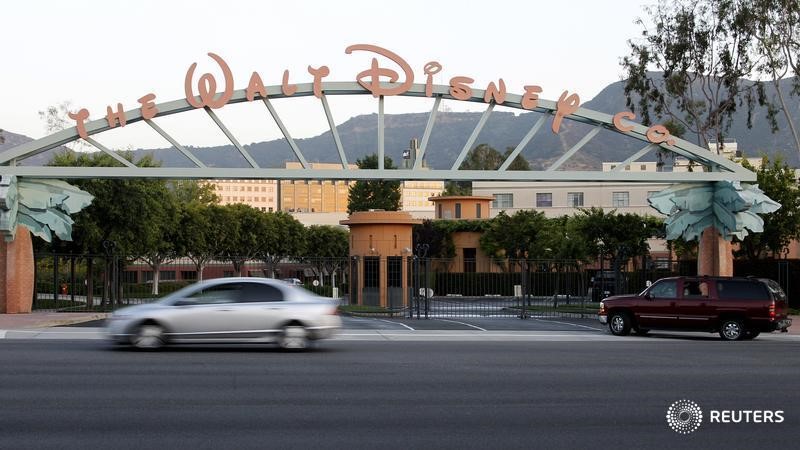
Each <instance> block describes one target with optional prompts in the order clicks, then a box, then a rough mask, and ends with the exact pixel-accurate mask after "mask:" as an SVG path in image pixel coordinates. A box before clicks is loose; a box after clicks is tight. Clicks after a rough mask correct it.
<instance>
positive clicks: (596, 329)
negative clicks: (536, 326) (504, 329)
mask: <svg viewBox="0 0 800 450" xmlns="http://www.w3.org/2000/svg"><path fill="white" fill-rule="evenodd" d="M532 319H533V320H538V321H539V322H552V323H558V324H561V325H571V326H574V327H581V328H588V329H590V330H594V331H603V329H604V328H595V327H589V326H586V325H579V324H577V323H569V322H560V321H558V320H544V319H537V318H534V317H532ZM598 323H600V322H598Z"/></svg>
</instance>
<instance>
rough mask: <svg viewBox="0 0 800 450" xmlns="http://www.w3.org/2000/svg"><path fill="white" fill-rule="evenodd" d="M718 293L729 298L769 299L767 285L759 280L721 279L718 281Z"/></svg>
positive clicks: (724, 297)
mask: <svg viewBox="0 0 800 450" xmlns="http://www.w3.org/2000/svg"><path fill="white" fill-rule="evenodd" d="M717 295H718V296H719V298H721V299H728V300H769V299H770V296H769V293H768V292H767V287H766V286H765V285H764V283H761V282H759V281H748V280H720V281H717Z"/></svg>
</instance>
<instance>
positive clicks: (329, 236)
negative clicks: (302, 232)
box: [305, 225, 350, 258]
mask: <svg viewBox="0 0 800 450" xmlns="http://www.w3.org/2000/svg"><path fill="white" fill-rule="evenodd" d="M349 238H350V233H348V232H347V230H345V229H343V228H342V227H336V226H331V225H311V226H310V227H308V228H307V229H306V252H305V254H306V257H309V258H347V257H348V256H349V254H350V244H349Z"/></svg>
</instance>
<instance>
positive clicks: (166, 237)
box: [49, 150, 175, 301]
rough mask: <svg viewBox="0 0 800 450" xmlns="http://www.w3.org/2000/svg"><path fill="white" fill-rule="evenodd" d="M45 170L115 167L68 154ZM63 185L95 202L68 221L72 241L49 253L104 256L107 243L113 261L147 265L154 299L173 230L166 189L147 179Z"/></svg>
mask: <svg viewBox="0 0 800 450" xmlns="http://www.w3.org/2000/svg"><path fill="white" fill-rule="evenodd" d="M121 155H122V156H123V157H124V158H126V159H127V160H129V161H132V154H131V153H130V152H121ZM49 165H52V166H70V167H109V166H119V165H120V164H119V162H118V161H116V160H115V159H114V158H112V157H111V156H109V155H107V154H105V153H101V152H95V153H83V152H74V151H72V150H68V151H65V152H63V153H60V154H57V155H55V156H54V157H53V159H52V161H50V163H49ZM136 165H137V166H139V167H157V166H158V163H157V162H156V161H154V160H153V159H152V157H150V156H146V157H144V158H142V159H140V160H139V161H137V162H136ZM69 182H70V183H71V184H73V185H75V186H77V187H79V188H81V189H83V190H85V191H87V192H89V193H91V194H92V195H93V196H94V197H95V198H94V200H93V201H92V204H91V205H89V206H88V207H87V208H85V209H83V210H82V211H80V212H79V213H77V214H76V215H75V216H74V217H73V219H74V220H75V224H74V226H73V232H72V237H73V240H72V241H71V242H64V241H56V242H54V244H53V248H54V249H56V250H57V251H69V252H73V253H79V254H80V253H92V254H104V253H105V252H106V251H107V250H108V249H109V248H107V247H106V243H107V242H113V243H114V247H113V249H114V252H115V253H116V254H117V255H122V256H125V257H141V258H143V259H144V260H145V261H147V263H148V264H149V265H150V266H151V268H152V269H153V280H154V283H153V293H154V294H157V293H158V274H159V268H160V265H161V264H163V262H164V261H166V260H167V259H168V258H169V257H170V256H171V255H172V254H173V252H174V249H173V247H172V241H171V239H170V234H171V233H173V232H174V229H175V221H174V218H175V210H174V208H175V202H174V196H173V195H172V194H171V191H170V190H169V189H168V187H167V183H166V182H165V181H163V180H153V179H125V180H112V179H103V178H87V179H78V180H69ZM122 262H123V263H124V260H123V261H122ZM103 301H105V296H104V299H103Z"/></svg>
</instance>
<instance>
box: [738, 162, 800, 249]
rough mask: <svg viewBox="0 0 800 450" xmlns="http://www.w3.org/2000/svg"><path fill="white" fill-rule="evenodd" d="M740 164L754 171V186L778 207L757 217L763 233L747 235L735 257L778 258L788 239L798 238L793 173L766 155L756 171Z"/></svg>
mask: <svg viewBox="0 0 800 450" xmlns="http://www.w3.org/2000/svg"><path fill="white" fill-rule="evenodd" d="M742 165H743V166H744V167H745V168H747V169H750V170H753V171H754V172H756V175H757V176H758V187H759V188H760V189H761V190H763V191H764V193H765V194H766V195H767V196H768V197H769V198H771V199H773V200H775V201H776V202H778V203H780V204H781V208H780V209H779V210H777V211H775V212H773V213H770V214H763V215H761V218H762V219H764V232H763V233H751V234H749V235H747V237H745V238H744V241H742V243H741V246H740V248H739V251H738V252H737V255H741V256H745V257H747V258H748V259H750V260H756V259H759V258H761V257H763V256H765V254H766V253H767V252H772V254H773V256H778V257H779V256H780V254H781V252H783V250H784V249H785V248H786V247H787V246H788V245H789V243H790V242H791V241H792V240H794V239H798V238H800V188H799V187H798V185H797V180H796V177H795V171H794V169H793V168H791V167H789V166H788V165H787V164H785V163H784V162H783V161H782V160H781V159H780V158H777V159H775V160H774V161H772V162H770V161H769V159H768V158H767V157H766V156H765V157H764V158H763V159H762V161H761V168H759V169H758V170H755V168H754V167H753V166H751V165H750V164H749V163H748V162H747V160H746V159H745V160H743V161H742Z"/></svg>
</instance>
